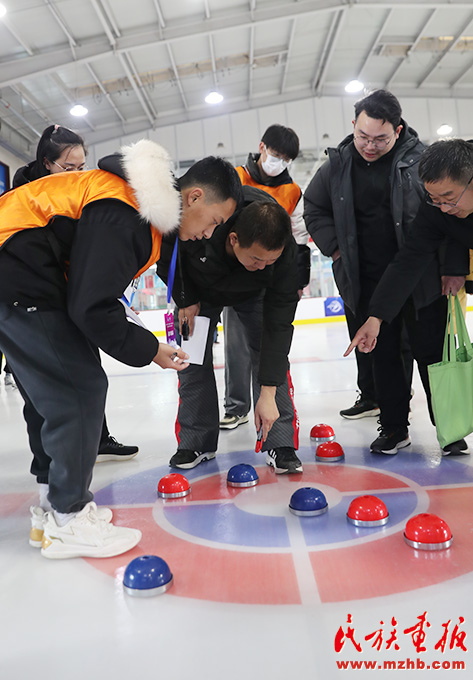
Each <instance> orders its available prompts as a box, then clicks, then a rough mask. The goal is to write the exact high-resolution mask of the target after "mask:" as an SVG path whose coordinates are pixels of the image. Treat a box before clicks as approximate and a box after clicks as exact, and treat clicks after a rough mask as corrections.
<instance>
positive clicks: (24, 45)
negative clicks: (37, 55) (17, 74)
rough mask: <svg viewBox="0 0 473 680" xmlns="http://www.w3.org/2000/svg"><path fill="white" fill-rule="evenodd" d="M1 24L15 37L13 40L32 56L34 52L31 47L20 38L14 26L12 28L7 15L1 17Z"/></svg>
mask: <svg viewBox="0 0 473 680" xmlns="http://www.w3.org/2000/svg"><path fill="white" fill-rule="evenodd" d="M2 24H3V25H4V26H5V28H6V29H7V30H8V31H9V32H10V33H11V34H12V36H13V37H14V38H15V40H16V41H17V42H18V43H19V44H20V45H21V46H22V48H23V49H24V50H25V52H26V53H27V54H29V56H30V57H32V56H34V52H33V50H32V49H31V47H30V46H29V45H28V44H27V43H26V42H25V41H24V40H23V39H22V37H21V36H20V34H19V33H18V31H17V30H16V28H13V26H12V23H11V21H10V19H9V18H8V16H5V17H2Z"/></svg>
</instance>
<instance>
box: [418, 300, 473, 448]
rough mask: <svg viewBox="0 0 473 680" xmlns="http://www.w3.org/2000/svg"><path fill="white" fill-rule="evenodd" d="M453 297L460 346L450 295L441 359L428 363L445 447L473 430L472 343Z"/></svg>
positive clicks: (438, 431)
mask: <svg viewBox="0 0 473 680" xmlns="http://www.w3.org/2000/svg"><path fill="white" fill-rule="evenodd" d="M454 300H455V321H456V327H457V337H458V348H456V344H455V331H454V324H453V313H452V309H453V305H452V296H451V295H450V296H449V299H448V317H447V327H446V329H445V341H444V345H443V356H442V361H440V362H439V363H437V364H431V365H430V366H429V367H428V371H429V382H430V391H431V393H432V408H433V411H434V416H435V423H436V428H437V439H438V440H439V443H440V446H441V447H442V448H443V447H444V446H447V444H451V443H452V442H455V441H457V440H458V439H463V437H466V436H467V435H468V434H471V432H473V347H472V345H471V342H470V338H469V336H468V330H467V328H466V323H465V319H464V317H463V312H462V310H461V307H460V303H459V301H458V298H457V297H456V296H454Z"/></svg>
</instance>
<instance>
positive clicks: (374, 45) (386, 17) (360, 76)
mask: <svg viewBox="0 0 473 680" xmlns="http://www.w3.org/2000/svg"><path fill="white" fill-rule="evenodd" d="M391 14H392V9H388V11H387V12H386V14H385V15H384V19H383V21H382V23H381V27H380V29H379V31H378V32H377V34H376V38H375V39H374V40H373V42H372V43H371V47H370V48H369V50H368V52H367V53H366V56H365V58H364V59H363V63H362V64H361V66H360V68H359V70H358V77H357V80H360V81H361V82H363V71H364V70H365V68H366V65H367V64H368V62H369V60H370V59H371V57H372V56H373V53H374V51H375V49H376V48H377V46H378V44H379V40H380V38H381V36H382V35H383V34H384V31H385V30H386V26H387V25H388V22H389V20H390V18H391Z"/></svg>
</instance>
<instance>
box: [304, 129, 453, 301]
mask: <svg viewBox="0 0 473 680" xmlns="http://www.w3.org/2000/svg"><path fill="white" fill-rule="evenodd" d="M402 123H403V125H404V130H403V133H402V136H401V137H400V139H399V142H398V146H397V149H396V150H395V153H394V157H393V162H392V168H391V174H390V184H391V214H392V219H393V224H394V230H395V235H396V240H397V244H398V247H399V248H401V247H402V246H403V244H404V242H405V239H406V236H407V234H408V231H409V228H410V225H411V224H412V222H413V220H414V218H415V216H416V214H417V210H418V208H419V205H420V203H421V201H422V200H423V197H424V193H425V192H424V189H423V185H422V182H421V181H420V180H419V177H418V172H417V166H418V162H419V158H420V156H421V154H422V152H423V150H424V148H425V147H424V145H423V144H422V142H421V141H420V140H419V138H418V136H417V133H416V131H415V130H413V129H412V128H410V127H408V126H407V125H406V123H405V121H402ZM352 145H353V135H349V136H348V137H346V138H345V139H344V140H343V141H342V142H341V144H340V145H339V146H338V147H337V148H336V149H335V148H330V149H328V156H329V160H328V161H327V162H326V163H324V165H323V166H322V167H321V168H320V169H319V170H318V171H317V173H316V175H315V176H314V177H313V179H312V181H311V182H310V184H309V186H308V188H307V190H306V192H305V196H304V199H305V200H304V203H305V211H304V218H305V221H306V226H307V229H308V231H309V233H310V235H311V236H312V239H313V240H314V242H315V244H316V245H317V246H318V248H319V249H320V250H321V252H322V253H323V254H324V255H326V256H328V257H330V256H331V255H332V254H333V253H334V252H335V251H336V250H337V249H339V250H340V258H339V259H337V260H336V261H335V262H334V263H333V265H332V268H333V275H334V278H335V282H336V284H337V287H338V290H339V291H340V295H341V296H342V298H343V301H344V303H345V305H346V306H347V307H349V308H350V310H351V311H352V312H353V313H354V314H355V313H356V312H357V308H358V304H359V299H360V271H359V256H358V236H357V228H356V221H355V209H354V201H353V194H352V180H351V171H352V162H353V158H352ZM450 257H452V258H453V259H454V258H455V255H454V254H451V255H450V254H449V258H450ZM448 273H452V272H451V271H450V272H448ZM440 277H441V273H440V268H439V258H438V257H437V256H435V257H433V258H431V260H430V261H429V265H428V267H426V268H425V269H424V272H423V276H422V277H421V278H419V279H418V282H417V286H416V288H415V290H414V291H413V300H414V304H415V307H416V309H419V308H421V307H424V306H426V305H428V304H430V303H431V302H433V301H434V300H436V299H437V298H438V297H439V296H440V295H441V278H440Z"/></svg>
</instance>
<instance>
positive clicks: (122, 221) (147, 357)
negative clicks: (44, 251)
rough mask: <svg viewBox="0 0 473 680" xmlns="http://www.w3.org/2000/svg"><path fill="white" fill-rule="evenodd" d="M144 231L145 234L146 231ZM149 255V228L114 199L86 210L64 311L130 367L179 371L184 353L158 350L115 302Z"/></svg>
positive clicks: (153, 340)
mask: <svg viewBox="0 0 473 680" xmlns="http://www.w3.org/2000/svg"><path fill="white" fill-rule="evenodd" d="M147 230H148V231H147ZM150 252H151V232H150V227H149V225H146V224H145V223H143V220H142V218H141V217H140V216H139V215H138V213H137V212H136V211H135V210H134V209H133V208H131V207H130V206H128V205H126V204H124V203H122V202H120V201H112V200H103V201H95V202H94V203H91V204H90V205H89V206H87V207H86V208H85V209H84V211H83V213H82V216H81V218H80V220H79V222H78V224H77V227H76V231H75V236H74V241H73V244H72V248H71V254H70V264H69V271H68V285H67V304H68V313H69V316H70V317H71V319H72V320H73V321H74V323H75V324H76V325H77V326H78V327H79V328H80V330H81V331H82V332H83V333H84V335H85V336H86V337H87V338H89V340H90V341H91V342H92V343H93V344H94V345H96V346H97V347H99V348H100V349H102V350H103V351H104V352H106V353H107V354H109V355H110V356H112V357H113V358H114V359H117V360H118V361H121V362H122V363H124V364H128V365H129V366H146V365H148V364H149V363H151V362H153V361H154V362H155V363H158V364H159V365H160V366H162V367H163V368H173V369H176V370H180V369H181V368H184V367H185V366H184V365H181V359H183V358H184V357H185V355H184V353H181V354H182V356H181V354H179V353H178V362H176V361H173V358H176V357H172V355H173V354H174V353H175V350H174V349H173V348H170V347H169V346H168V345H166V344H162V345H161V346H160V344H159V342H158V340H157V339H156V337H155V336H154V335H153V333H151V332H150V331H148V330H146V329H145V328H142V327H141V326H138V325H136V324H134V323H130V322H129V321H127V318H126V314H125V310H124V308H123V305H122V304H121V302H119V299H118V298H120V297H121V296H122V294H123V291H124V290H125V288H126V287H127V285H128V284H129V282H130V281H131V279H132V278H133V277H134V276H135V275H136V273H137V272H138V271H139V270H140V268H141V267H142V266H143V265H144V264H145V263H146V262H147V259H148V257H149V253H150Z"/></svg>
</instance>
